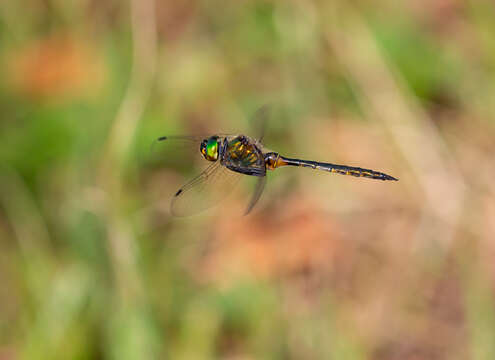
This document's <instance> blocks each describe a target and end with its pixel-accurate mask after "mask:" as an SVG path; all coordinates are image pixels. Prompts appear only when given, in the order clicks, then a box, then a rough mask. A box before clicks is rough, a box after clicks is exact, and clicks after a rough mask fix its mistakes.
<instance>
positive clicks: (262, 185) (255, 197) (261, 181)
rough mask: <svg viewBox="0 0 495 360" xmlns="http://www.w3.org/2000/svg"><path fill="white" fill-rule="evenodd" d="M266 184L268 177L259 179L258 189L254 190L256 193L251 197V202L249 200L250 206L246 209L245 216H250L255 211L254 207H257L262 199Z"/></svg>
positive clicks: (257, 182)
mask: <svg viewBox="0 0 495 360" xmlns="http://www.w3.org/2000/svg"><path fill="white" fill-rule="evenodd" d="M265 184H266V176H260V177H258V179H257V181H256V188H255V189H254V193H253V195H252V196H251V200H249V204H248V206H247V208H246V211H245V212H244V215H247V214H249V213H250V212H251V210H253V207H254V205H256V203H257V202H258V200H259V199H260V197H261V194H262V193H263V190H264V189H265Z"/></svg>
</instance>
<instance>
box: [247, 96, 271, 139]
mask: <svg viewBox="0 0 495 360" xmlns="http://www.w3.org/2000/svg"><path fill="white" fill-rule="evenodd" d="M270 113H271V106H270V105H268V104H265V105H263V106H261V107H260V108H259V109H258V110H256V112H255V113H254V115H253V117H252V118H251V123H252V126H253V129H254V134H255V137H256V140H257V141H259V142H263V138H264V137H265V132H266V126H267V123H268V118H269V116H270Z"/></svg>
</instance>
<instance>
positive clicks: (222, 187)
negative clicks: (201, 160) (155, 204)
mask: <svg viewBox="0 0 495 360" xmlns="http://www.w3.org/2000/svg"><path fill="white" fill-rule="evenodd" d="M241 176H242V174H240V173H236V172H233V171H230V170H229V169H227V168H226V167H224V166H222V165H221V164H220V162H215V163H213V164H212V165H210V166H209V167H208V168H206V170H204V171H203V172H202V173H201V174H199V175H198V176H197V177H195V178H194V179H192V180H191V181H190V182H188V183H187V184H185V185H184V186H183V187H182V188H180V189H179V191H177V192H176V193H175V195H174V197H173V199H172V203H171V207H170V211H171V213H172V215H174V216H188V215H194V214H197V213H199V212H201V211H204V210H206V209H208V208H210V207H212V206H214V205H216V204H218V203H219V202H220V201H221V200H223V199H224V198H226V197H227V196H228V195H229V194H230V193H231V192H232V190H233V189H234V188H235V186H236V184H237V183H238V182H239V179H240V177H241Z"/></svg>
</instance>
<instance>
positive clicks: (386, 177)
mask: <svg viewBox="0 0 495 360" xmlns="http://www.w3.org/2000/svg"><path fill="white" fill-rule="evenodd" d="M383 180H392V181H399V179H397V178H394V177H393V176H390V175H385V178H384V179H383Z"/></svg>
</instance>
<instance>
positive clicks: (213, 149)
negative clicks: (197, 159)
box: [199, 136, 220, 161]
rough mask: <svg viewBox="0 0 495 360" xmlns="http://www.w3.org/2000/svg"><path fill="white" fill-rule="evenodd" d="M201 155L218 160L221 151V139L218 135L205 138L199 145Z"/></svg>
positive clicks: (211, 159) (209, 159)
mask: <svg viewBox="0 0 495 360" xmlns="http://www.w3.org/2000/svg"><path fill="white" fill-rule="evenodd" d="M199 150H200V151H201V155H203V157H204V158H205V159H206V160H208V161H217V160H218V154H219V152H220V141H219V137H218V136H210V137H209V138H208V139H204V140H203V141H202V142H201V145H200V147H199Z"/></svg>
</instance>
